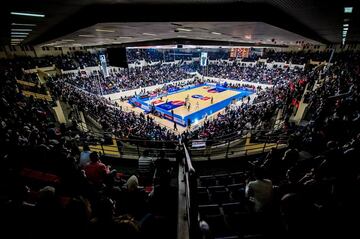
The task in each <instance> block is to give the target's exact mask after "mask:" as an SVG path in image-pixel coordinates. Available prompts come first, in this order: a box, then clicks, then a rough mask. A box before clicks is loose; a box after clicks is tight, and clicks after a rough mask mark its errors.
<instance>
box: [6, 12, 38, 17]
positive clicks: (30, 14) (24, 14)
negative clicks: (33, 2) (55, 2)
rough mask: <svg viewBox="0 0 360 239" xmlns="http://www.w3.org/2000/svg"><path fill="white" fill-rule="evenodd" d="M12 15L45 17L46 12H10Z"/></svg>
mask: <svg viewBox="0 0 360 239" xmlns="http://www.w3.org/2000/svg"><path fill="white" fill-rule="evenodd" d="M10 14H11V15H17V16H25V17H45V15H44V14H38V13H29V12H10Z"/></svg>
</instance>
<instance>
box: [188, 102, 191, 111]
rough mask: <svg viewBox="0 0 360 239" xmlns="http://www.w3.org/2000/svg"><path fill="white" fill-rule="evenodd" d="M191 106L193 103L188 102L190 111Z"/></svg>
mask: <svg viewBox="0 0 360 239" xmlns="http://www.w3.org/2000/svg"><path fill="white" fill-rule="evenodd" d="M190 108H191V103H190V102H189V103H188V111H190Z"/></svg>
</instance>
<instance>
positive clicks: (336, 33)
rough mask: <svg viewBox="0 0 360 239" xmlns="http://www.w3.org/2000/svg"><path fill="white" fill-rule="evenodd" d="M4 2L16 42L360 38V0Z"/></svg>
mask: <svg viewBox="0 0 360 239" xmlns="http://www.w3.org/2000/svg"><path fill="white" fill-rule="evenodd" d="M2 5H3V7H1V10H0V13H1V16H0V24H1V28H0V29H1V30H0V42H1V44H2V45H7V44H9V43H10V39H11V38H12V37H14V35H12V34H11V32H14V31H15V29H24V28H28V29H31V31H29V32H25V34H22V35H23V36H21V37H22V38H23V39H24V40H23V42H22V43H24V44H31V45H44V44H53V43H55V44H53V45H54V46H55V45H57V46H73V45H74V44H75V46H76V45H107V44H122V43H125V44H126V45H136V44H143V43H145V42H153V43H159V44H160V43H161V42H162V41H163V40H164V39H165V42H166V43H169V42H171V43H187V42H189V39H194V40H196V41H197V42H202V43H204V44H206V43H209V42H211V41H213V42H218V43H223V44H226V43H232V44H237V43H239V44H245V45H246V44H269V45H272V44H275V43H276V45H283V44H284V45H287V44H290V45H291V44H292V43H296V42H299V41H300V42H302V41H304V42H305V43H312V44H317V43H323V44H331V43H341V41H342V38H343V34H344V33H343V31H344V27H345V26H346V27H347V33H346V42H348V43H356V42H359V39H360V29H359V23H360V1H359V0H336V1H328V0H296V1H294V0H273V1H270V0H243V1H239V0H237V1H236V0H175V1H168V0H155V1H154V0H152V1H150V0H77V1H74V0H27V1H23V0H11V1H10V0H6V1H2ZM345 7H352V9H351V13H349V12H348V13H345V12H344V8H345ZM11 12H27V13H39V14H43V15H45V16H44V17H30V16H20V15H13V14H11ZM16 24H25V25H16ZM29 24H30V25H29ZM344 24H345V25H344ZM346 24H348V25H346ZM27 25H28V26H27ZM179 28H180V30H179ZM181 28H182V29H187V30H189V29H190V30H191V31H187V30H181ZM217 33H220V34H221V35H220V34H217ZM86 35H87V36H86ZM196 41H195V42H196Z"/></svg>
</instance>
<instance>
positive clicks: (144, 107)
mask: <svg viewBox="0 0 360 239" xmlns="http://www.w3.org/2000/svg"><path fill="white" fill-rule="evenodd" d="M141 109H143V110H145V111H150V107H149V106H147V105H141Z"/></svg>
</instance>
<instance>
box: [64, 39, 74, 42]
mask: <svg viewBox="0 0 360 239" xmlns="http://www.w3.org/2000/svg"><path fill="white" fill-rule="evenodd" d="M61 41H66V42H72V41H75V40H73V39H62V40H61Z"/></svg>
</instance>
